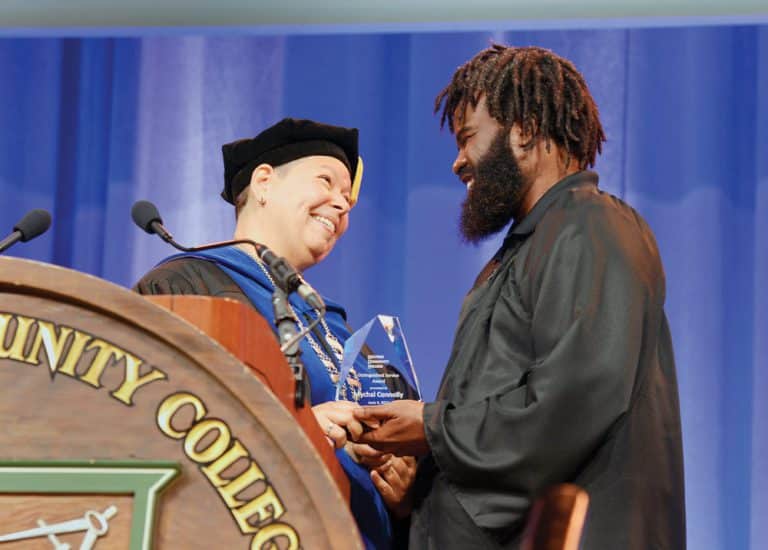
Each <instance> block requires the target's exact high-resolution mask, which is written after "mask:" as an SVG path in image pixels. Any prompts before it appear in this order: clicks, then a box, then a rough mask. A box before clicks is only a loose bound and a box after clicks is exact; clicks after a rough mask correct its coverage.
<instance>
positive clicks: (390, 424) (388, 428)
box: [354, 400, 429, 456]
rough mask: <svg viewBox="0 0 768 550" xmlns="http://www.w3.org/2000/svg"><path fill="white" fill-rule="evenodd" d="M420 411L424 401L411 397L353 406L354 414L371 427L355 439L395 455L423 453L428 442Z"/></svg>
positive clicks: (425, 451)
mask: <svg viewBox="0 0 768 550" xmlns="http://www.w3.org/2000/svg"><path fill="white" fill-rule="evenodd" d="M423 411H424V403H422V402H421V401H411V400H401V401H392V402H391V403H387V404H386V405H375V406H372V407H362V408H359V409H355V411H354V415H355V418H356V419H357V420H359V421H360V422H362V423H363V424H365V425H366V426H368V428H372V429H371V430H370V431H367V432H364V433H363V434H362V435H361V436H359V437H357V438H356V441H357V442H358V443H367V444H368V445H370V446H371V447H373V448H374V449H378V450H379V451H383V452H387V453H392V454H395V455H398V456H423V455H426V454H428V453H429V445H428V444H427V438H426V435H425V434H424V421H423V419H422V414H423Z"/></svg>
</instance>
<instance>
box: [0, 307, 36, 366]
mask: <svg viewBox="0 0 768 550" xmlns="http://www.w3.org/2000/svg"><path fill="white" fill-rule="evenodd" d="M11 319H15V320H16V331H15V332H14V333H13V338H12V339H11V343H10V345H9V346H8V347H6V346H5V341H6V340H7V339H8V327H9V326H10V325H11ZM34 322H35V319H32V318H30V317H22V316H21V315H9V314H7V313H0V359H13V360H14V361H24V347H25V345H26V343H27V338H28V336H29V329H30V328H32V324H33V323H34Z"/></svg>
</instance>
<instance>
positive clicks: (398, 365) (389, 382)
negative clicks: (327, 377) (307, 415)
mask: <svg viewBox="0 0 768 550" xmlns="http://www.w3.org/2000/svg"><path fill="white" fill-rule="evenodd" d="M361 353H363V355H364V357H365V360H366V363H367V367H368V368H367V369H366V371H365V372H357V375H358V377H359V378H360V381H361V383H362V386H363V390H362V395H361V399H360V402H361V403H363V404H366V405H380V404H382V403H389V402H390V401H394V400H396V399H413V398H416V399H419V400H421V388H420V387H419V379H418V377H417V376H416V371H415V370H414V368H413V361H412V360H411V354H410V352H409V351H408V344H407V343H406V341H405V334H403V329H402V327H401V325H400V319H398V318H397V317H394V316H392V315H376V316H375V317H374V318H373V319H371V320H370V321H368V322H367V323H366V324H364V325H363V326H362V327H361V328H360V329H359V330H357V331H356V332H355V333H354V334H352V336H350V337H349V338H348V339H347V341H346V342H345V343H344V357H343V360H342V363H341V373H340V376H339V383H338V384H337V385H336V399H338V398H339V395H340V392H341V384H343V381H344V380H346V379H347V375H348V374H349V370H350V369H351V368H352V366H353V365H354V363H355V360H356V359H357V357H358V356H359V355H360V354H361ZM355 370H356V371H359V369H357V368H356V369H355Z"/></svg>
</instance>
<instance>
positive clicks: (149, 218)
mask: <svg viewBox="0 0 768 550" xmlns="http://www.w3.org/2000/svg"><path fill="white" fill-rule="evenodd" d="M131 217H132V218H133V223H135V224H136V225H138V226H139V227H141V228H142V229H143V230H144V231H146V232H147V233H149V234H153V233H155V229H154V228H153V227H152V224H153V223H154V222H158V223H159V224H160V225H162V224H163V218H161V217H160V212H158V211H157V207H156V206H155V205H154V204H152V203H151V202H149V201H136V202H135V203H134V204H133V208H131Z"/></svg>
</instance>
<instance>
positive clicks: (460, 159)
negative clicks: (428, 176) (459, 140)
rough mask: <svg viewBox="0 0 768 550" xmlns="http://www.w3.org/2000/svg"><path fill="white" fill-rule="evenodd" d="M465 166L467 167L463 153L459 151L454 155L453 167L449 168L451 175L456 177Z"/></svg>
mask: <svg viewBox="0 0 768 550" xmlns="http://www.w3.org/2000/svg"><path fill="white" fill-rule="evenodd" d="M466 165H467V158H466V157H465V156H464V152H463V151H459V153H458V154H457V155H456V160H454V161H453V166H451V169H452V170H453V173H454V174H456V175H457V176H458V175H459V173H460V172H461V170H462V169H463V168H464V167H465V166H466Z"/></svg>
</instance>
